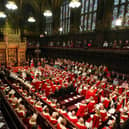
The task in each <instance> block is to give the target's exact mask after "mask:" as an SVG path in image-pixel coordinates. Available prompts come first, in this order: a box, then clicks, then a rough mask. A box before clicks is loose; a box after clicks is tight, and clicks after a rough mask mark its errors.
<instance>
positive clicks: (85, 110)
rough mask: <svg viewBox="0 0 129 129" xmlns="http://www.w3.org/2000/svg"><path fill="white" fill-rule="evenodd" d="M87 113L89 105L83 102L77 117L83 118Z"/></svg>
mask: <svg viewBox="0 0 129 129" xmlns="http://www.w3.org/2000/svg"><path fill="white" fill-rule="evenodd" d="M86 112H87V104H86V102H85V101H84V100H83V101H82V103H81V104H80V107H79V109H78V111H77V114H76V116H77V117H83V116H84V115H85V113H86Z"/></svg>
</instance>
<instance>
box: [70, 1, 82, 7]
mask: <svg viewBox="0 0 129 129" xmlns="http://www.w3.org/2000/svg"><path fill="white" fill-rule="evenodd" d="M80 5H81V2H80V1H79V0H72V1H71V2H70V3H69V7H70V8H78V7H79V6H80Z"/></svg>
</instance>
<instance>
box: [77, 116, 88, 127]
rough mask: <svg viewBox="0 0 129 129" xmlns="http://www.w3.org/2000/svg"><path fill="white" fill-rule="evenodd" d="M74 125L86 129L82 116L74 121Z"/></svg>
mask: <svg viewBox="0 0 129 129" xmlns="http://www.w3.org/2000/svg"><path fill="white" fill-rule="evenodd" d="M76 126H77V127H78V128H79V129H87V127H86V126H85V123H84V119H83V118H82V117H80V118H79V120H78V122H77V123H76Z"/></svg>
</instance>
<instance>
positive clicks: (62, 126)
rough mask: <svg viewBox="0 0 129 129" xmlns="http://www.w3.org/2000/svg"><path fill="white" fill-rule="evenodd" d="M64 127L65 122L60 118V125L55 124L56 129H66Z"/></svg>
mask: <svg viewBox="0 0 129 129" xmlns="http://www.w3.org/2000/svg"><path fill="white" fill-rule="evenodd" d="M66 125H67V122H66V120H65V119H63V118H62V119H61V121H60V123H58V124H57V129H68V128H67V127H66Z"/></svg>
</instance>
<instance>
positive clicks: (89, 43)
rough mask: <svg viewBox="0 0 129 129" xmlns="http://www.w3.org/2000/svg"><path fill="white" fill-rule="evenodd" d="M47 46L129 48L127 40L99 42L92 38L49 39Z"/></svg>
mask: <svg viewBox="0 0 129 129" xmlns="http://www.w3.org/2000/svg"><path fill="white" fill-rule="evenodd" d="M48 47H59V48H60V47H61V48H129V40H123V41H122V40H114V41H106V40H105V41H101V42H100V43H99V44H97V43H96V41H93V40H75V41H73V40H68V41H50V42H49V43H48Z"/></svg>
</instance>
